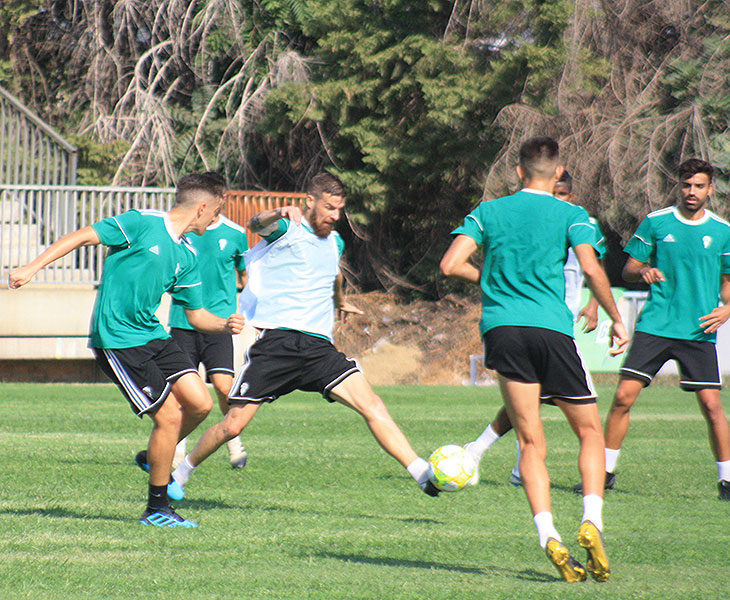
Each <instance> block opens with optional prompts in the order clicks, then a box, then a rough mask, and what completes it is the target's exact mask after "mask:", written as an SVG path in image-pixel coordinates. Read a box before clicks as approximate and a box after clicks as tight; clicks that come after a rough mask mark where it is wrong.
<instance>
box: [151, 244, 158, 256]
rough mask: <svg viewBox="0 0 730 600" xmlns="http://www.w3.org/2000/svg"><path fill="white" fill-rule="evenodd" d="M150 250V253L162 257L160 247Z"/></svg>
mask: <svg viewBox="0 0 730 600" xmlns="http://www.w3.org/2000/svg"><path fill="white" fill-rule="evenodd" d="M149 250H150V252H152V254H156V255H157V256H159V255H160V247H159V246H152V247H151V248H150V249H149Z"/></svg>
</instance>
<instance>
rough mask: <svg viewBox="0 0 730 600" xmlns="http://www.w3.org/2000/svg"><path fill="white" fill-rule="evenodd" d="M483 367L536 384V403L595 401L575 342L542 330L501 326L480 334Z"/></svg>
mask: <svg viewBox="0 0 730 600" xmlns="http://www.w3.org/2000/svg"><path fill="white" fill-rule="evenodd" d="M484 357H485V359H484V365H485V366H486V367H487V368H489V369H494V370H495V371H497V373H499V374H500V375H501V376H502V377H505V378H507V379H512V380H513V381H521V382H524V383H539V384H540V387H541V389H540V400H541V401H542V402H544V403H545V404H553V402H552V400H553V399H555V398H557V399H559V400H564V401H566V402H571V403H573V404H590V403H592V402H595V401H596V390H595V388H594V387H593V380H592V379H591V374H590V373H589V372H588V368H587V367H586V365H585V363H584V362H583V357H582V356H581V355H580V352H579V351H578V346H577V345H576V343H575V340H574V339H573V338H572V337H570V336H569V335H565V334H564V333H559V332H557V331H553V330H551V329H543V328H542V327H513V326H502V327H495V328H493V329H490V330H489V331H487V332H486V333H485V334H484Z"/></svg>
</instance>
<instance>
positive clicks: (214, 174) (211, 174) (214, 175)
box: [201, 171, 228, 188]
mask: <svg viewBox="0 0 730 600" xmlns="http://www.w3.org/2000/svg"><path fill="white" fill-rule="evenodd" d="M201 175H202V176H203V177H208V178H210V179H211V180H212V181H214V182H215V183H216V184H218V185H222V186H223V187H224V188H227V187H228V183H227V182H226V178H225V177H223V175H221V174H220V173H219V172H218V171H206V172H205V173H201Z"/></svg>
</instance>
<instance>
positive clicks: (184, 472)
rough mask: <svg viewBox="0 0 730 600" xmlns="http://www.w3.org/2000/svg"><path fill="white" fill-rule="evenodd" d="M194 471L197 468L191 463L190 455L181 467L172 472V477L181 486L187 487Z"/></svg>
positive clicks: (184, 459)
mask: <svg viewBox="0 0 730 600" xmlns="http://www.w3.org/2000/svg"><path fill="white" fill-rule="evenodd" d="M194 469H195V467H194V466H193V464H192V463H191V462H190V455H189V454H188V455H187V456H186V457H185V458H183V461H182V462H181V463H180V466H179V467H178V468H177V469H175V470H174V471H173V472H172V477H173V478H174V479H175V481H177V482H178V483H179V484H180V485H185V484H186V483H187V482H188V480H189V479H190V474H191V473H192V472H193V470H194Z"/></svg>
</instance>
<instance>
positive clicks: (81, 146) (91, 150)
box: [67, 134, 129, 185]
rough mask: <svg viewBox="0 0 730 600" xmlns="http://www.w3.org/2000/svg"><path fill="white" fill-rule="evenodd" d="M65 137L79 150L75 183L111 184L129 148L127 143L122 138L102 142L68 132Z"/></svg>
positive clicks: (88, 136)
mask: <svg viewBox="0 0 730 600" xmlns="http://www.w3.org/2000/svg"><path fill="white" fill-rule="evenodd" d="M67 139H68V140H69V141H70V142H71V143H72V144H73V145H74V146H76V148H77V149H78V151H79V162H78V172H77V183H78V184H79V185H111V183H112V180H113V179H114V175H115V174H116V172H117V167H118V165H119V162H120V161H121V159H122V157H123V156H124V154H125V153H126V152H127V150H129V144H128V143H127V142H125V141H124V140H116V141H114V142H109V143H106V144H102V143H99V142H97V141H96V140H95V139H94V138H93V137H92V136H90V135H74V134H70V135H68V136H67Z"/></svg>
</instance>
